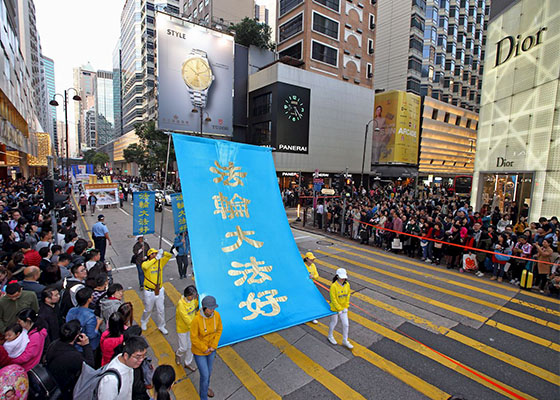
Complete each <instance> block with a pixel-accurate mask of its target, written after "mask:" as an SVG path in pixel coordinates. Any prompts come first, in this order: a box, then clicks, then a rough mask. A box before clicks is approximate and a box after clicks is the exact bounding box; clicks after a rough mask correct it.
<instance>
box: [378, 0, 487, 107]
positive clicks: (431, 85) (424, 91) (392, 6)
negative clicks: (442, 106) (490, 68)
mask: <svg viewBox="0 0 560 400" xmlns="http://www.w3.org/2000/svg"><path fill="white" fill-rule="evenodd" d="M377 3H378V6H377V8H378V14H377V16H378V24H377V26H378V32H377V33H378V35H377V42H376V57H375V79H374V84H375V88H376V89H378V88H383V89H386V90H392V89H398V90H407V91H409V92H412V93H416V94H419V95H423V96H431V97H433V98H435V99H438V100H441V101H444V102H446V103H451V104H452V105H455V106H459V107H462V108H466V109H469V110H473V111H476V112H478V110H479V108H480V89H481V87H482V82H481V78H482V73H483V62H484V44H485V42H486V28H487V24H488V17H489V14H490V3H491V0H401V1H393V0H379V1H378V2H377Z"/></svg>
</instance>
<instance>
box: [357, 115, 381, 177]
mask: <svg viewBox="0 0 560 400" xmlns="http://www.w3.org/2000/svg"><path fill="white" fill-rule="evenodd" d="M372 122H373V123H374V126H375V128H374V132H378V131H379V128H378V127H377V121H376V120H375V119H371V120H370V121H369V122H368V123H367V124H366V134H365V135H364V152H363V154H362V173H361V175H360V187H363V185H364V166H365V163H366V147H367V134H368V129H369V124H371V123H372ZM372 140H373V136H372ZM368 186H369V185H368Z"/></svg>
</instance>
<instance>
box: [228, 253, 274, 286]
mask: <svg viewBox="0 0 560 400" xmlns="http://www.w3.org/2000/svg"><path fill="white" fill-rule="evenodd" d="M250 260H251V262H248V263H246V264H243V263H239V262H237V261H233V262H232V263H231V266H232V267H233V268H240V269H241V268H244V269H242V270H237V269H230V270H229V271H228V275H229V276H239V275H242V276H241V277H240V278H239V279H237V280H236V281H235V282H234V285H235V286H241V285H243V284H244V283H245V282H247V283H248V284H253V283H263V282H264V281H271V280H272V278H271V277H270V275H268V274H266V273H265V272H271V271H272V266H271V265H266V266H264V267H261V265H263V264H264V261H257V259H256V258H255V257H251V258H250ZM247 277H249V279H247ZM257 277H258V278H257Z"/></svg>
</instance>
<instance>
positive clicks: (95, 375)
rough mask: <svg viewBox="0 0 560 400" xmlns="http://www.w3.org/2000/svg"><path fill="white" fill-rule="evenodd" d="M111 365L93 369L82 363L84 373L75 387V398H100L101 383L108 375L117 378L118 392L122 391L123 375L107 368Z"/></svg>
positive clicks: (92, 399)
mask: <svg viewBox="0 0 560 400" xmlns="http://www.w3.org/2000/svg"><path fill="white" fill-rule="evenodd" d="M108 365H109V364H107V365H105V366H104V367H101V368H99V369H93V368H91V367H90V366H89V365H87V364H86V363H85V362H84V363H82V372H81V373H80V377H79V378H78V382H76V386H74V392H73V398H74V399H78V400H95V399H97V398H98V390H99V382H101V379H103V378H104V377H106V376H107V375H114V376H116V377H117V382H118V392H119V393H120V391H121V375H120V374H119V371H117V370H116V369H109V368H107V366H108Z"/></svg>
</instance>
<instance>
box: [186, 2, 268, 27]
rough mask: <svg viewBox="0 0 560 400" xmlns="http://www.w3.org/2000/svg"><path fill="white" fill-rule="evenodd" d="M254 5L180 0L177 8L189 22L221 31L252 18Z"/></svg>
mask: <svg viewBox="0 0 560 400" xmlns="http://www.w3.org/2000/svg"><path fill="white" fill-rule="evenodd" d="M254 4H255V3H254V0H236V1H231V0H181V1H180V4H179V8H180V11H181V13H182V16H183V17H184V18H186V19H188V20H189V21H191V22H194V23H196V24H199V25H204V26H207V27H210V28H214V29H218V30H222V29H224V28H227V27H229V26H230V25H233V24H237V23H238V22H241V20H242V19H243V18H245V17H249V18H253V17H254ZM261 22H262V21H261Z"/></svg>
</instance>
